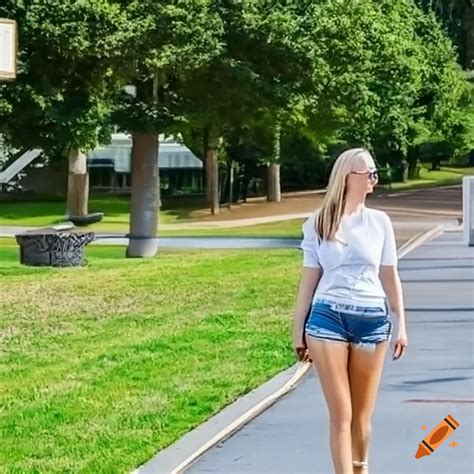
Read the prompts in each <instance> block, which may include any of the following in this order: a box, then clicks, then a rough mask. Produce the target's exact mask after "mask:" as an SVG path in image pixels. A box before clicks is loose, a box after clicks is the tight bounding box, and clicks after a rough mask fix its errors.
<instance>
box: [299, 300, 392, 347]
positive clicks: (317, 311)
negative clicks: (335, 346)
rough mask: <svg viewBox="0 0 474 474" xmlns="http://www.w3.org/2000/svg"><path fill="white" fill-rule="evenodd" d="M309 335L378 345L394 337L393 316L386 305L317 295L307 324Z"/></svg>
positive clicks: (363, 345)
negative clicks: (334, 299) (374, 304)
mask: <svg viewBox="0 0 474 474" xmlns="http://www.w3.org/2000/svg"><path fill="white" fill-rule="evenodd" d="M305 332H306V335H308V336H311V337H314V338H316V339H319V340H325V341H337V342H345V343H350V344H352V345H356V346H360V347H365V348H367V349H375V345H376V344H378V343H380V342H384V341H387V340H390V338H391V335H392V320H391V318H390V315H389V314H388V310H387V305H384V307H380V306H378V307H368V306H356V305H349V304H341V303H335V302H332V301H330V300H325V299H317V300H316V301H315V302H314V304H313V306H312V308H311V313H310V315H309V317H308V319H307V322H306V325H305Z"/></svg>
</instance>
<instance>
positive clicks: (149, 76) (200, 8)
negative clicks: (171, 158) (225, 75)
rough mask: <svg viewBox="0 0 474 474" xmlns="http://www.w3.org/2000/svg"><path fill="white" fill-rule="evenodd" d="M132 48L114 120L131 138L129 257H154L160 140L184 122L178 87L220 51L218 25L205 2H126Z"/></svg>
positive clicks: (155, 248) (127, 59) (215, 16)
mask: <svg viewBox="0 0 474 474" xmlns="http://www.w3.org/2000/svg"><path fill="white" fill-rule="evenodd" d="M123 3H124V4H125V5H126V7H127V8H126V11H127V15H128V18H129V19H130V21H132V22H133V24H134V41H133V42H134V45H135V48H134V50H133V51H131V52H130V55H129V56H128V57H127V56H124V58H123V61H124V64H127V63H129V64H133V66H134V71H132V72H131V74H130V75H129V77H128V80H129V82H130V84H133V85H134V86H135V87H136V95H135V96H134V97H130V96H128V97H127V96H125V95H124V96H123V97H122V99H121V101H120V103H119V105H118V106H117V108H116V111H115V113H114V119H115V120H116V122H117V123H119V125H120V126H121V127H122V128H123V129H124V130H128V131H130V132H131V133H132V137H133V148H132V197H131V219H130V243H129V246H128V248H127V256H128V257H148V256H152V255H154V254H155V253H156V251H157V248H158V244H157V240H156V235H157V221H158V209H159V192H158V191H159V167H158V160H157V154H158V146H159V143H158V135H159V134H160V133H166V132H168V131H170V130H176V124H177V123H179V122H180V121H181V120H182V117H181V116H180V111H179V108H178V99H179V98H178V96H177V95H176V83H177V81H182V80H184V78H185V77H186V76H187V75H189V74H191V72H192V71H194V70H195V69H196V68H199V67H203V65H205V64H206V63H207V62H209V61H210V60H212V59H213V58H214V57H215V56H216V55H217V54H219V52H220V49H221V44H220V37H221V33H222V25H221V21H220V18H219V16H218V15H217V14H216V13H215V12H214V11H213V8H212V3H211V2H210V1H208V0H198V1H196V0H182V1H180V2H175V1H172V0H168V1H162V2H156V1H154V0H145V1H140V2H135V1H124V2H123Z"/></svg>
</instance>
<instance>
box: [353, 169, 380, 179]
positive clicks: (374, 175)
mask: <svg viewBox="0 0 474 474" xmlns="http://www.w3.org/2000/svg"><path fill="white" fill-rule="evenodd" d="M351 174H359V175H366V176H367V178H368V179H370V180H373V181H375V180H376V179H378V178H379V172H378V171H377V170H375V171H351Z"/></svg>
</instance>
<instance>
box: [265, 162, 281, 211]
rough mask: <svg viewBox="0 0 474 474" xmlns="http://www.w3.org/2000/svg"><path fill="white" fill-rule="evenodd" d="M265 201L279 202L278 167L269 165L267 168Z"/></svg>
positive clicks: (276, 164) (277, 165)
mask: <svg viewBox="0 0 474 474" xmlns="http://www.w3.org/2000/svg"><path fill="white" fill-rule="evenodd" d="M267 201H268V202H281V187H280V165H279V164H278V163H269V164H268V168H267Z"/></svg>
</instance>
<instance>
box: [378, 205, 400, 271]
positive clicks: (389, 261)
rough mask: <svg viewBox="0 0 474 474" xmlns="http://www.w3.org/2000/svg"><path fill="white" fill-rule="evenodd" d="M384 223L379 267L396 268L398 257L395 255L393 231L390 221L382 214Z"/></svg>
mask: <svg viewBox="0 0 474 474" xmlns="http://www.w3.org/2000/svg"><path fill="white" fill-rule="evenodd" d="M383 217H384V219H383V222H384V243H383V249H382V259H381V261H380V264H381V265H386V266H395V267H396V266H397V263H398V255H397V243H396V240H395V232H394V230H393V225H392V221H391V220H390V217H388V215H387V214H385V213H384V214H383Z"/></svg>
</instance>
